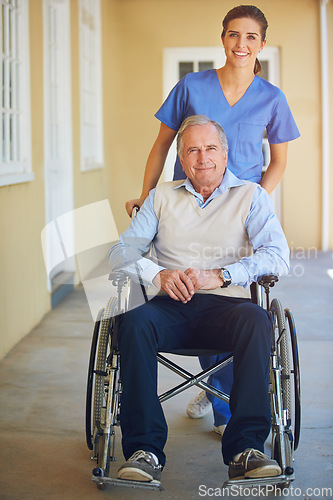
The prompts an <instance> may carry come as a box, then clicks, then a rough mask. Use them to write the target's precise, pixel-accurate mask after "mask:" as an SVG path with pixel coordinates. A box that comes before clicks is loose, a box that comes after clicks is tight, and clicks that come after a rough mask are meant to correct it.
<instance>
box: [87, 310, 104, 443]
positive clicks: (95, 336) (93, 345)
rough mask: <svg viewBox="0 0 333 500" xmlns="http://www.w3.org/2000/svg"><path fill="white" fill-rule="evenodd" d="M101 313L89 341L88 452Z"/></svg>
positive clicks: (90, 440) (101, 312)
mask: <svg viewBox="0 0 333 500" xmlns="http://www.w3.org/2000/svg"><path fill="white" fill-rule="evenodd" d="M103 312H104V309H101V310H100V311H99V313H98V315H97V319H96V321H95V326H94V331H93V337H92V341H91V348H90V359H89V367H88V380H87V394H86V442H87V446H88V448H89V450H92V449H93V441H92V435H93V429H92V426H91V414H92V397H93V386H94V370H95V360H96V350H97V342H98V334H99V329H100V324H101V317H102V315H103Z"/></svg>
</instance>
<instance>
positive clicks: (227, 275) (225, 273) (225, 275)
mask: <svg viewBox="0 0 333 500" xmlns="http://www.w3.org/2000/svg"><path fill="white" fill-rule="evenodd" d="M222 276H223V279H224V280H225V281H231V276H230V273H229V271H228V270H227V269H223V271H222Z"/></svg>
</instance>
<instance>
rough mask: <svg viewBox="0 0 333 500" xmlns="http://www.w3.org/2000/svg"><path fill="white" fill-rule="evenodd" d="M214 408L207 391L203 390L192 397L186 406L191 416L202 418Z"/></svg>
mask: <svg viewBox="0 0 333 500" xmlns="http://www.w3.org/2000/svg"><path fill="white" fill-rule="evenodd" d="M211 409H212V403H211V402H210V401H209V400H208V398H207V396H206V392H205V391H201V392H200V393H199V394H197V395H196V396H195V397H194V398H192V399H191V401H190V402H189V404H188V405H187V408H186V413H187V414H188V416H189V417H190V418H202V417H204V416H205V415H207V413H209V412H210V411H211Z"/></svg>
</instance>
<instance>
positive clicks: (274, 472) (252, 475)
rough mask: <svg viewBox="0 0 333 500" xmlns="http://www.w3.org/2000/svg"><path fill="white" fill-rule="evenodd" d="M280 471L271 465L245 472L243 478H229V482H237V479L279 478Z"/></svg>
mask: <svg viewBox="0 0 333 500" xmlns="http://www.w3.org/2000/svg"><path fill="white" fill-rule="evenodd" d="M280 474H281V469H280V468H279V469H277V468H276V467H274V466H272V465H266V466H264V467H258V469H253V470H251V471H248V472H245V474H244V475H243V476H237V477H230V478H229V479H230V480H231V481H237V480H238V479H259V478H261V477H276V476H280Z"/></svg>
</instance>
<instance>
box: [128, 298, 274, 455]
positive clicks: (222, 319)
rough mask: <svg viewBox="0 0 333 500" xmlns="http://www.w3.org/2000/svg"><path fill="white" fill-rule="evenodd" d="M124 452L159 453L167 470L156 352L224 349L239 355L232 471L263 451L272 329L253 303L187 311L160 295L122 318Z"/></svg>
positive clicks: (220, 301) (194, 305) (233, 301)
mask: <svg viewBox="0 0 333 500" xmlns="http://www.w3.org/2000/svg"><path fill="white" fill-rule="evenodd" d="M118 335H119V350H120V376H121V380H122V386H123V392H122V397H121V407H120V424H121V429H122V446H123V453H124V456H125V459H126V460H127V459H128V458H129V457H130V456H131V455H132V454H133V453H134V452H135V451H137V450H140V449H142V450H145V451H151V452H153V453H155V455H156V456H157V457H158V459H159V460H160V462H161V463H162V465H164V464H165V454H164V451H163V449H164V445H165V443H166V439H167V423H166V420H165V417H164V413H163V410H162V407H161V404H160V402H159V399H158V395H157V359H156V353H157V352H168V351H171V350H174V349H186V348H189V349H190V348H191V349H206V348H212V349H221V352H233V353H234V363H233V367H234V368H233V369H234V380H233V386H232V390H231V395H230V411H231V418H230V420H229V423H228V425H227V428H226V430H225V433H224V435H223V439H222V454H223V459H224V462H225V463H226V464H228V463H229V462H230V460H232V458H233V456H234V455H235V454H236V453H241V452H242V451H244V450H245V449H246V448H255V449H258V450H260V451H263V449H264V442H265V440H266V438H267V436H268V434H269V430H270V408H269V401H268V381H269V359H270V346H271V341H272V325H271V321H270V318H269V316H268V314H267V312H266V311H265V310H264V309H262V308H260V307H259V306H257V305H255V304H252V303H251V302H250V301H249V300H247V299H238V298H229V297H221V296H217V295H213V294H198V293H197V294H195V295H194V296H193V298H192V299H191V301H190V302H188V303H187V304H183V303H181V302H177V301H175V300H173V299H171V298H170V297H168V296H157V297H155V298H154V299H152V300H151V301H150V302H147V303H146V304H144V305H142V306H139V307H137V308H136V309H132V310H130V311H128V312H127V313H125V314H123V315H121V316H119V318H118Z"/></svg>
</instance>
